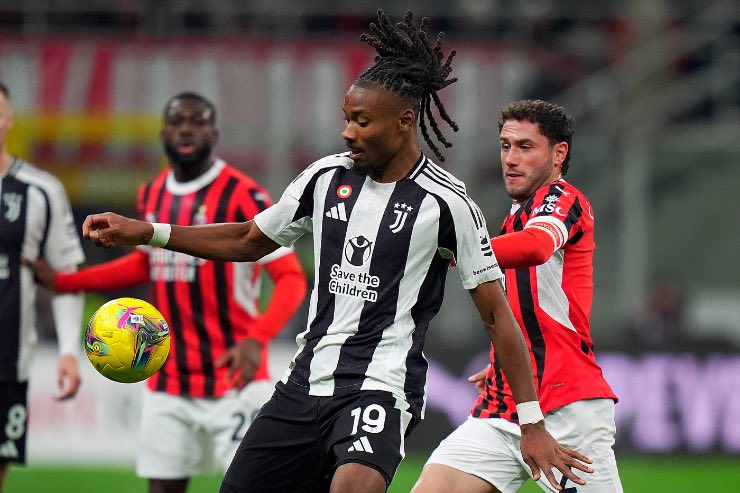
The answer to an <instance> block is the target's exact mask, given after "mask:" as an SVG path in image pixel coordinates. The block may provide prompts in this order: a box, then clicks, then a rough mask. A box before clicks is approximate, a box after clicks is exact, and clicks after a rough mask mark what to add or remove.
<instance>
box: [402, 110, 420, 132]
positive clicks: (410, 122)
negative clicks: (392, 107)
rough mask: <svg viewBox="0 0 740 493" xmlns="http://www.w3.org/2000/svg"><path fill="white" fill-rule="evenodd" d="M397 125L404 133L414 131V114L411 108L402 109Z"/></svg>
mask: <svg viewBox="0 0 740 493" xmlns="http://www.w3.org/2000/svg"><path fill="white" fill-rule="evenodd" d="M398 123H399V126H400V127H401V129H402V130H404V131H414V130H415V126H414V125H415V124H416V114H415V113H414V110H412V109H411V108H406V109H404V110H403V111H402V112H401V114H400V116H399V117H398Z"/></svg>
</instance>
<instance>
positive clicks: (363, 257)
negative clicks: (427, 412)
mask: <svg viewBox="0 0 740 493" xmlns="http://www.w3.org/2000/svg"><path fill="white" fill-rule="evenodd" d="M255 222H256V223H257V225H258V226H259V228H260V229H261V230H262V231H263V232H264V233H265V234H266V235H267V236H268V237H270V238H272V239H273V240H274V241H276V242H277V243H279V244H281V245H284V246H289V245H292V244H293V242H294V241H295V240H296V239H297V238H299V237H300V236H301V235H303V234H304V233H306V232H311V231H313V236H314V256H315V284H314V289H313V292H312V294H311V304H310V308H309V314H308V326H307V328H306V330H305V331H304V332H302V333H300V334H299V335H298V337H297V338H296V339H297V342H298V346H299V349H298V352H297V353H296V355H295V358H294V359H293V361H292V362H291V364H290V368H289V369H288V371H287V373H286V375H285V377H284V378H283V382H285V383H286V384H287V385H288V386H291V387H294V388H298V389H301V390H303V391H304V392H308V393H310V394H312V395H320V396H326V395H337V394H341V393H344V392H349V391H353V390H358V389H362V390H386V391H390V392H392V393H393V394H395V395H396V396H397V397H399V398H402V399H404V400H406V401H407V402H408V403H409V404H410V406H411V409H412V411H413V412H414V414H416V415H417V416H422V415H423V410H424V403H425V387H426V372H427V362H426V359H425V357H424V354H423V351H422V348H423V345H424V337H425V335H426V331H427V328H428V326H429V322H430V320H431V319H432V318H433V317H434V316H435V315H436V313H437V312H438V311H439V308H440V306H441V304H442V297H443V294H444V283H445V278H446V274H447V270H448V267H449V265H450V261H451V259H452V258H454V259H456V262H457V271H458V272H459V274H460V277H461V279H462V284H463V286H464V287H465V288H466V289H472V288H474V287H475V286H477V285H479V284H481V283H483V282H487V281H492V280H495V279H499V278H501V277H502V273H501V270H500V269H499V267H498V264H497V262H496V258H495V256H494V255H493V251H492V250H491V246H490V240H489V238H490V237H489V235H488V231H487V230H486V224H485V221H484V219H483V215H482V214H481V212H480V210H479V208H478V206H477V205H476V204H475V203H474V202H473V201H472V200H471V199H470V197H468V195H467V193H466V191H465V186H464V184H463V183H462V182H461V181H459V180H457V179H456V178H455V177H453V176H452V175H451V174H450V173H448V172H447V171H444V170H443V169H441V168H440V167H439V166H437V165H436V164H434V163H433V162H431V161H430V160H429V159H427V158H426V157H424V156H422V157H421V158H420V159H419V162H418V163H417V164H416V166H415V167H414V169H413V170H412V171H411V172H410V173H409V175H408V176H407V177H406V178H404V179H402V180H400V181H398V182H395V183H378V182H375V181H374V180H372V179H371V178H369V177H366V176H364V175H362V174H360V173H358V172H356V171H355V170H354V169H353V162H352V160H351V159H349V157H348V155H347V154H338V155H333V156H328V157H326V158H324V159H321V160H319V161H317V162H315V163H313V164H312V165H311V166H309V167H308V168H306V170H304V171H303V172H302V173H301V174H300V175H299V176H298V177H297V178H296V179H295V180H294V181H293V182H292V183H291V184H290V186H289V187H288V188H287V189H286V190H285V192H284V193H283V196H282V197H281V199H280V201H279V202H278V203H277V204H275V205H274V206H272V207H270V208H269V209H267V210H266V211H264V212H262V213H260V214H258V215H257V216H256V217H255Z"/></svg>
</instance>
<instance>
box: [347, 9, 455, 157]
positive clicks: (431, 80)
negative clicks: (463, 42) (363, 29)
mask: <svg viewBox="0 0 740 493" xmlns="http://www.w3.org/2000/svg"><path fill="white" fill-rule="evenodd" d="M428 31H429V18H428V17H424V18H422V19H421V24H420V25H418V26H417V24H416V23H415V22H414V18H413V13H412V12H411V11H408V12H406V16H405V17H404V20H403V22H399V23H398V24H395V25H394V24H393V23H391V21H390V19H389V18H388V16H387V15H385V13H384V12H383V11H382V10H378V22H377V24H376V23H374V22H373V23H371V24H370V32H371V34H367V33H366V34H363V35H362V36H360V40H361V41H363V42H364V43H367V44H369V45H370V46H372V47H373V48H375V51H377V53H378V54H377V55H376V57H375V63H374V64H373V65H372V66H371V67H369V68H367V69H366V70H365V71H364V72H362V73H361V74H360V76H359V77H358V78H357V80H356V81H355V85H357V86H359V87H364V88H372V87H377V86H380V87H383V88H385V89H388V90H390V91H393V92H394V93H396V94H398V95H399V96H401V97H405V98H408V99H410V100H412V102H413V105H414V107H413V109H414V112H415V113H417V114H418V115H419V126H420V127H421V133H422V135H423V136H424V140H425V141H426V143H427V144H429V147H430V148H431V149H432V151H434V154H435V155H436V156H437V157H438V158H439V159H440V161H444V160H445V158H444V156H443V155H442V153H441V152H440V151H439V148H438V147H437V146H436V145H435V143H434V142H433V141H432V139H431V138H430V137H429V132H428V130H427V125H426V123H425V121H424V116H425V114H426V119H427V120H428V121H429V125H430V126H431V127H432V130H433V131H434V134H435V135H436V137H437V140H438V141H439V142H440V143H441V144H442V145H443V146H444V147H452V144H451V143H450V142H448V141H447V139H445V137H444V135H443V134H442V131H441V130H440V129H439V126H438V125H437V120H436V119H435V118H434V116H433V115H432V108H431V102H432V101H434V105H435V106H436V107H437V111H438V112H439V116H440V117H442V119H443V120H444V121H445V122H447V124H448V125H449V126H450V128H452V130H453V131H455V132H457V130H458V126H457V123H455V122H454V121H453V120H452V119H451V118H450V116H449V115H448V114H447V111H446V110H445V107H444V105H443V104H442V101H440V99H439V96H437V91H439V90H441V89H444V88H445V87H447V86H449V85H450V84H452V83H453V82H455V81H457V78H453V79H448V78H447V77H448V76H449V75H450V72H451V71H452V67H451V64H452V59H453V58H454V57H455V50H452V51H451V52H450V53H449V55H448V56H447V58H446V59H445V58H444V55H443V53H442V41H443V40H444V33H439V34H438V35H437V42H436V44H435V45H434V47H431V46H430V45H429V42H428V41H427V33H428ZM404 34H405V36H404Z"/></svg>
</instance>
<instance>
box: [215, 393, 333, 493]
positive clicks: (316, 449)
mask: <svg viewBox="0 0 740 493" xmlns="http://www.w3.org/2000/svg"><path fill="white" fill-rule="evenodd" d="M282 388H283V387H281V386H280V385H279V387H278V388H276V390H275V392H274V393H273V395H272V397H271V398H270V400H268V401H267V403H266V404H265V405H264V406H262V409H260V411H259V413H258V414H257V417H256V418H255V420H254V422H252V424H251V426H249V428H248V429H247V432H246V434H245V435H244V439H243V440H242V442H241V444H240V445H239V447H238V449H237V451H236V454H235V455H234V458H233V460H232V461H231V465H230V466H229V467H228V469H227V471H226V475H225V476H224V480H223V483H222V485H221V492H223V493H226V492H229V493H231V492H235V493H273V492H274V493H278V492H280V493H283V492H286V491H290V492H291V493H304V492H305V493H308V492H314V491H320V489H319V487H318V486H317V485H321V484H323V481H324V479H325V473H324V471H325V469H326V468H325V453H324V451H323V448H322V446H321V436H320V434H319V430H318V425H317V420H316V412H317V411H316V408H317V402H318V400H319V398H317V397H313V396H309V395H306V394H300V393H298V392H296V391H292V390H281V389H282Z"/></svg>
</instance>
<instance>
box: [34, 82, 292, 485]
mask: <svg viewBox="0 0 740 493" xmlns="http://www.w3.org/2000/svg"><path fill="white" fill-rule="evenodd" d="M160 137H161V141H162V145H163V146H164V151H165V153H166V155H167V157H168V161H169V167H168V168H167V169H166V170H164V171H163V172H162V173H161V174H160V175H159V176H157V177H156V178H154V179H153V180H152V181H150V182H148V183H145V184H144V185H142V187H141V188H140V190H139V194H138V199H137V202H138V210H139V215H140V217H141V218H142V219H144V220H146V221H168V222H171V223H173V224H180V225H183V226H189V225H202V224H208V223H214V222H215V223H218V222H242V221H248V220H251V219H252V218H253V217H254V216H255V215H256V214H257V213H259V212H260V211H262V210H264V209H266V208H267V207H268V206H269V205H270V199H269V197H268V194H267V192H266V191H265V190H264V189H263V188H262V187H261V186H260V185H258V184H257V183H256V182H255V181H253V180H252V179H251V178H249V177H248V176H246V175H244V174H243V173H240V172H239V171H237V170H236V169H235V168H234V167H232V166H231V165H229V164H227V163H225V162H224V161H223V160H221V159H219V158H217V157H216V156H215V155H214V151H213V147H214V145H215V144H216V142H217V139H218V130H217V128H216V108H215V107H214V105H213V104H212V103H211V102H210V101H208V100H207V99H206V98H204V97H203V96H201V95H200V94H196V93H192V92H184V93H180V94H177V95H175V96H173V97H172V98H171V99H170V100H169V101H168V102H167V104H166V105H165V107H164V112H163V127H162V131H161V135H160ZM37 270H38V274H37V275H38V276H39V277H41V278H43V279H46V280H47V283H49V284H51V285H52V286H53V287H54V288H55V289H56V290H57V291H62V292H69V291H80V290H84V291H109V290H114V289H123V288H126V287H131V286H134V285H136V284H140V283H144V282H149V283H150V291H151V299H150V301H151V302H152V304H154V306H156V307H157V308H158V309H159V310H160V311H161V312H162V314H163V315H164V316H165V318H166V319H167V321H168V322H169V324H170V327H171V337H172V345H171V349H170V355H169V358H168V359H167V362H166V363H165V366H164V367H163V368H162V370H160V371H159V372H158V373H157V374H155V375H154V376H153V377H152V378H150V379H149V380H148V391H147V392H146V394H145V397H144V409H143V415H142V421H141V447H139V449H138V451H137V454H136V471H137V474H139V475H140V476H142V477H145V478H149V491H150V492H152V493H165V492H166V493H182V492H184V491H185V490H186V488H187V483H188V480H189V478H190V477H191V476H193V475H195V474H198V473H203V472H210V471H211V469H212V466H213V464H212V463H213V462H214V460H215V462H217V465H218V466H220V467H221V468H222V469H223V470H225V469H226V467H227V466H228V465H229V463H230V462H231V458H232V457H233V455H234V453H235V451H236V448H237V446H238V445H239V442H240V441H241V439H242V437H243V436H244V433H245V431H246V430H247V428H248V427H249V425H250V423H251V422H252V419H253V418H254V415H255V414H256V413H257V410H259V408H260V407H261V406H262V404H264V403H265V401H267V399H268V398H269V397H270V394H272V390H273V385H272V383H271V382H270V381H269V375H268V373H267V344H268V343H269V341H270V340H271V339H272V338H273V337H274V336H275V335H276V334H277V333H278V331H279V330H280V329H281V328H282V327H283V326H284V325H285V323H286V322H287V321H288V320H289V319H290V318H291V317H292V316H293V314H294V313H295V311H296V309H297V308H298V307H299V305H300V304H301V301H302V300H303V298H304V295H305V292H306V280H305V275H304V273H303V269H302V268H301V265H300V263H299V261H298V259H297V257H296V255H295V253H294V252H293V251H292V249H288V248H280V249H278V250H276V251H275V252H273V253H272V254H270V255H268V256H266V257H264V258H262V259H261V260H260V261H259V262H254V263H252V262H244V263H230V262H213V261H206V260H202V259H199V258H195V257H191V256H190V255H185V254H181V253H175V252H170V251H167V250H163V249H160V248H153V247H142V248H139V249H137V250H136V251H134V252H132V253H129V254H128V255H125V256H124V257H121V258H119V259H117V260H113V261H111V262H107V263H104V264H100V265H97V266H94V267H89V268H85V269H82V270H80V271H79V272H77V273H74V274H71V275H70V274H59V275H57V276H56V278H54V277H53V276H51V277H50V275H49V273H48V272H44V269H43V266H42V265H38V267H37ZM263 270H264V271H267V273H268V274H269V276H270V278H271V279H272V280H273V282H274V290H273V293H272V297H271V299H270V303H269V306H268V307H267V310H266V312H265V313H264V314H263V313H260V308H259V293H260V277H261V274H262V271H263ZM245 385H246V386H245ZM234 386H235V387H237V389H241V388H242V387H243V389H241V390H238V391H235V390H232V387H234Z"/></svg>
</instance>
